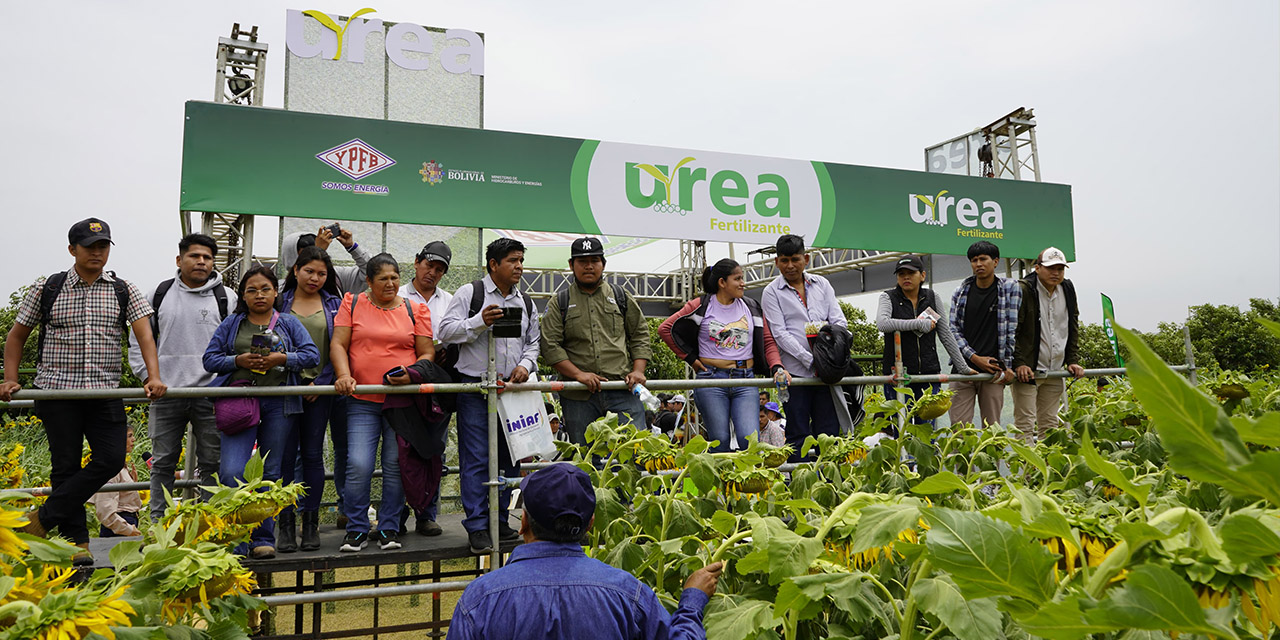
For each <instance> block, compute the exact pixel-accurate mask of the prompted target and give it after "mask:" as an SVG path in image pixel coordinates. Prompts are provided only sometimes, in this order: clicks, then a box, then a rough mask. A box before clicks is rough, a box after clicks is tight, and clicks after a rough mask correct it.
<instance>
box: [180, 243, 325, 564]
mask: <svg viewBox="0 0 1280 640" xmlns="http://www.w3.org/2000/svg"><path fill="white" fill-rule="evenodd" d="M278 282H279V281H278V280H277V279H276V274H275V272H274V271H272V270H271V269H269V268H267V267H264V266H262V265H257V266H255V267H253V268H252V269H249V271H248V272H246V273H245V274H244V277H242V278H240V288H239V294H240V299H239V301H238V302H237V303H236V309H235V312H234V313H232V314H231V315H230V316H229V317H227V319H226V320H223V321H222V324H220V325H218V328H217V329H216V330H215V331H214V333H213V338H212V339H211V340H210V341H209V347H208V348H207V349H206V350H205V352H204V368H205V370H206V371H209V372H211V373H216V374H218V377H216V378H214V379H213V382H211V383H210V385H209V386H213V387H223V386H256V387H275V386H280V385H296V384H299V382H300V378H299V374H300V372H302V371H303V370H304V369H307V368H310V367H314V366H316V365H318V364H320V351H319V350H318V349H316V345H315V343H314V342H312V341H311V336H310V335H309V334H308V333H307V330H306V328H305V327H303V326H302V323H301V322H299V321H298V319H297V318H295V317H294V316H292V315H290V314H287V313H285V314H282V313H280V312H278V311H277V310H276V289H277V287H278ZM245 402H256V403H257V408H258V415H259V418H260V421H259V422H258V423H257V424H254V425H250V426H248V427H247V428H242V425H239V426H235V427H228V426H227V425H226V424H225V422H226V419H227V418H228V417H229V416H228V415H227V413H228V412H227V411H226V410H225V408H226V407H227V406H228V405H226V404H220V403H218V402H215V403H214V412H215V415H216V414H217V413H218V411H219V408H224V410H223V415H221V416H217V419H218V429H219V430H221V431H222V436H221V440H222V463H221V465H220V467H219V471H218V476H219V478H218V479H219V480H220V481H221V482H222V483H223V484H225V485H228V486H234V484H235V481H237V480H243V479H244V466H245V463H247V462H248V461H249V458H250V457H252V456H253V448H254V447H255V446H257V448H258V452H259V453H260V454H261V455H262V457H263V469H262V478H263V479H264V480H279V479H280V478H281V475H282V471H283V465H282V461H283V456H282V452H283V451H284V447H285V441H286V440H287V439H288V437H289V434H290V432H292V431H294V430H295V429H297V418H298V415H299V414H300V413H302V398H301V397H300V396H280V397H262V398H256V399H250V400H245V401H239V403H240V404H239V406H240V407H243V406H244V404H243V403H245ZM233 429H235V430H233ZM274 530H275V522H274V519H273V518H268V519H266V520H264V521H262V524H260V525H258V527H257V528H256V529H254V530H253V533H252V534H251V536H250V542H249V547H250V554H251V555H252V556H253V558H255V559H266V558H274V557H275V555H276V549H275V533H274Z"/></svg>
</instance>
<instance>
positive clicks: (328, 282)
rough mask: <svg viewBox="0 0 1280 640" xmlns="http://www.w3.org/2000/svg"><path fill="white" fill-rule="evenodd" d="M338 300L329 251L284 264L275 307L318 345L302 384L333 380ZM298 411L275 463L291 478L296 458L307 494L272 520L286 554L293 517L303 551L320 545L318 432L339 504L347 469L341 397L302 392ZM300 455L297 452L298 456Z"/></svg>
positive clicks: (306, 252)
mask: <svg viewBox="0 0 1280 640" xmlns="http://www.w3.org/2000/svg"><path fill="white" fill-rule="evenodd" d="M341 305H342V294H341V293H339V291H338V279H337V277H336V276H335V275H334V270H333V262H332V261H331V260H330V259H329V254H328V252H326V251H325V250H324V249H321V248H319V247H307V248H305V249H303V250H302V251H299V252H298V258H297V260H295V261H294V263H293V265H292V266H291V267H290V268H289V275H288V276H287V277H286V278H285V280H284V290H283V291H281V292H280V310H281V312H283V313H290V314H293V315H294V316H295V317H296V318H298V320H299V321H301V322H302V326H303V327H306V329H307V333H308V334H309V335H310V336H311V340H312V341H313V342H315V343H316V347H317V348H318V349H319V350H320V364H318V365H316V366H314V367H311V368H310V369H307V370H305V371H303V372H302V384H303V385H312V386H320V385H324V386H328V385H331V384H333V365H332V364H331V363H330V362H329V340H330V338H331V337H332V336H333V319H334V317H335V316H336V315H337V314H338V307H340V306H341ZM302 400H303V402H302V416H301V418H300V420H299V424H298V428H297V429H294V430H292V431H290V436H289V439H288V440H287V441H286V442H285V449H284V452H283V454H284V455H283V457H282V459H281V464H283V465H284V481H285V484H289V483H291V482H293V481H294V476H295V475H296V471H297V467H298V459H299V457H301V460H302V483H303V485H305V486H306V488H307V494H306V496H305V497H303V498H302V501H301V505H299V508H298V514H297V516H296V517H295V515H294V512H293V509H286V510H284V511H283V512H281V513H280V516H279V517H278V518H277V522H276V525H277V526H276V550H277V551H280V552H282V553H290V552H292V551H296V550H297V549H298V548H299V545H298V536H297V528H296V520H297V519H301V520H302V545H301V548H302V550H303V551H315V550H316V549H319V548H320V497H321V495H323V494H324V431H325V427H326V425H329V426H330V428H331V430H332V432H333V448H334V461H333V469H334V472H333V475H334V486H335V487H336V488H337V489H338V504H339V505H341V504H342V485H343V484H344V481H345V480H346V472H347V400H346V398H344V397H342V396H303V398H302ZM299 454H301V455H299Z"/></svg>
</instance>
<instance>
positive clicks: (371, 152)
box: [316, 138, 396, 181]
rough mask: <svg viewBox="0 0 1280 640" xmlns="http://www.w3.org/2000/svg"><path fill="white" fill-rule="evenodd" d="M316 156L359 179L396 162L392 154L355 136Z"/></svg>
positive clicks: (352, 177) (349, 175) (353, 178)
mask: <svg viewBox="0 0 1280 640" xmlns="http://www.w3.org/2000/svg"><path fill="white" fill-rule="evenodd" d="M316 158H319V159H320V161H321V162H323V163H325V164H327V165H329V166H331V167H333V168H334V169H337V170H338V171H341V172H342V173H345V174H347V176H348V177H350V178H351V179H352V180H357V181H358V180H360V179H362V178H367V177H369V176H371V175H373V174H375V173H377V172H379V171H382V170H383V169H386V168H387V167H390V166H391V165H393V164H395V163H396V161H395V160H392V159H391V156H388V155H387V154H385V153H383V152H381V151H378V150H377V149H374V148H373V146H372V145H370V144H368V143H366V142H365V141H363V140H361V139H360V138H354V139H352V140H348V141H346V142H344V143H342V144H340V145H338V146H336V147H334V148H332V149H328V150H326V151H321V152H320V153H318V154H316Z"/></svg>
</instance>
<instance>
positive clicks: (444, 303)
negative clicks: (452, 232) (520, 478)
mask: <svg viewBox="0 0 1280 640" xmlns="http://www.w3.org/2000/svg"><path fill="white" fill-rule="evenodd" d="M451 261H453V250H452V249H450V248H449V245H447V244H445V243H444V242H443V241H440V240H432V241H431V242H428V243H427V244H426V246H424V247H422V251H419V252H418V255H417V256H414V259H413V279H412V280H410V281H409V282H407V283H405V284H404V286H402V287H400V297H401V298H404V299H406V300H412V301H414V302H417V303H419V304H424V305H426V306H427V312H428V314H429V315H430V316H431V335H433V336H438V335H440V318H443V317H444V310H445V309H447V308H448V307H449V301H450V300H453V294H452V293H449V292H448V291H445V290H444V289H442V288H440V286H439V285H440V280H441V279H442V278H444V275H445V274H446V273H449V263H450V262H451ZM444 348H445V347H444V346H443V345H441V344H439V341H437V343H436V353H437V354H443V351H444ZM437 360H439V358H438V357H437ZM438 489H439V486H438V485H437V486H436V487H435V488H433V489H431V493H432V494H433V495H434V497H433V498H432V499H431V506H429V507H427V509H426V511H423V512H421V513H418V512H416V511H415V512H414V514H413V515H414V522H415V525H414V528H415V530H416V531H417V532H418V533H419V534H421V535H424V536H438V535H440V534H441V533H443V532H444V531H443V529H441V528H440V525H438V524H436V515H437V514H438V513H439V510H440V491H438ZM405 515H406V516H407V515H408V512H407V510H406V513H405Z"/></svg>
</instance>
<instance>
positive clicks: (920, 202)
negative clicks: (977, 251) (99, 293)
mask: <svg viewBox="0 0 1280 640" xmlns="http://www.w3.org/2000/svg"><path fill="white" fill-rule="evenodd" d="M948 193H950V192H949V191H947V190H946V189H943V190H942V191H939V192H938V193H937V194H936V195H933V196H927V195H919V194H915V193H911V194H908V195H907V213H909V214H910V215H911V221H912V222H915V223H917V224H927V225H934V226H938V227H945V226H947V225H948V224H949V223H950V219H951V216H952V215H953V214H954V216H955V219H956V222H959V223H960V226H961V227H963V228H960V229H956V235H958V236H966V237H980V238H1003V237H1004V234H1003V233H1002V231H1003V229H1004V211H1003V210H1002V209H1001V208H1000V203H999V202H996V201H995V200H984V201H982V205H981V207H979V205H978V202H977V201H976V200H974V199H972V198H957V197H954V196H948V195H947V194H948ZM979 226H981V229H979V228H978V227H979Z"/></svg>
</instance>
